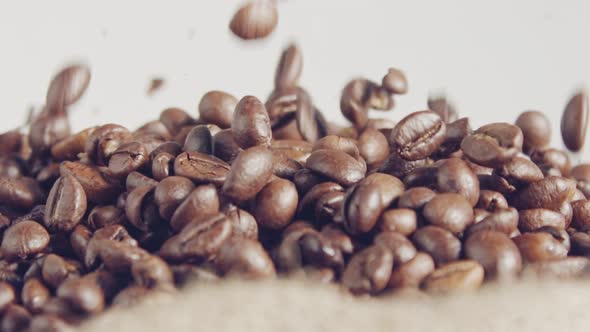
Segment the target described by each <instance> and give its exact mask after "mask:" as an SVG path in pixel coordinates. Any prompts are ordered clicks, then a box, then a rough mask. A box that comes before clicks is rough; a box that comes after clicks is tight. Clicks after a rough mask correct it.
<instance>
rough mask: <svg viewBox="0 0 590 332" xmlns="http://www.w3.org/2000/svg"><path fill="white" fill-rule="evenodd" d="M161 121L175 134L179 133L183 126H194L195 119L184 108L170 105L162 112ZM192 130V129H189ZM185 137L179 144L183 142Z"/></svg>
mask: <svg viewBox="0 0 590 332" xmlns="http://www.w3.org/2000/svg"><path fill="white" fill-rule="evenodd" d="M160 121H161V122H162V123H163V124H164V126H166V128H167V129H168V131H169V132H170V133H172V134H173V135H176V134H178V133H179V132H180V131H181V129H182V128H183V127H188V126H192V125H194V124H195V120H194V119H193V118H192V117H191V116H190V115H189V114H188V113H187V112H185V111H184V110H182V109H180V108H175V107H170V108H167V109H165V110H163V111H162V112H161V113H160ZM189 130H190V129H189ZM183 142H184V139H183V140H182V142H180V143H179V144H182V143H183Z"/></svg>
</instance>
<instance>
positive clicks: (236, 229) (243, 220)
mask: <svg viewBox="0 0 590 332" xmlns="http://www.w3.org/2000/svg"><path fill="white" fill-rule="evenodd" d="M224 213H225V215H226V216H227V218H228V219H229V221H230V222H231V225H232V236H243V237H245V238H248V239H252V240H258V224H257V222H256V219H254V216H252V215H251V214H250V213H249V212H248V211H246V210H242V209H239V208H233V209H231V210H229V211H224Z"/></svg>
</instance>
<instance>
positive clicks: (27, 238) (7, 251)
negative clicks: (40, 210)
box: [1, 220, 49, 260]
mask: <svg viewBox="0 0 590 332" xmlns="http://www.w3.org/2000/svg"><path fill="white" fill-rule="evenodd" d="M48 244H49V234H48V233H47V231H46V230H45V228H43V226H41V225H40V224H39V223H37V222H34V221H32V220H26V221H23V222H20V223H18V224H15V225H12V226H10V227H8V228H7V229H6V231H4V236H3V237H2V245H1V248H2V255H3V256H4V258H5V259H7V260H17V259H26V258H27V257H28V256H31V255H35V254H37V253H40V252H43V250H45V248H47V245H48Z"/></svg>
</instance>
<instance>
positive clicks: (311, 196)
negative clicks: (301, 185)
mask: <svg viewBox="0 0 590 332" xmlns="http://www.w3.org/2000/svg"><path fill="white" fill-rule="evenodd" d="M343 190H344V189H343V188H342V186H340V185H339V184H338V183H336V182H330V181H329V182H323V183H320V184H317V185H315V186H313V187H312V188H311V189H310V190H309V191H307V193H306V194H305V196H303V198H301V200H300V202H299V208H298V214H299V215H301V216H311V214H312V212H313V210H314V208H315V206H316V205H317V204H316V203H317V201H318V199H320V198H321V197H322V196H323V195H324V194H326V193H329V192H332V191H339V192H342V191H343Z"/></svg>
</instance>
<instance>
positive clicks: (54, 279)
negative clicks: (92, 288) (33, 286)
mask: <svg viewBox="0 0 590 332" xmlns="http://www.w3.org/2000/svg"><path fill="white" fill-rule="evenodd" d="M79 270H80V266H79V265H77V264H75V263H74V262H73V261H69V260H65V259H64V258H63V257H60V256H58V255H54V254H49V255H47V256H46V257H45V259H44V260H43V267H42V268H41V275H42V276H43V281H44V282H45V283H46V284H47V285H49V286H51V287H53V288H57V287H59V285H61V283H62V282H64V281H65V280H66V279H68V278H72V277H77V276H79V275H80V273H79V272H80V271H79Z"/></svg>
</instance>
